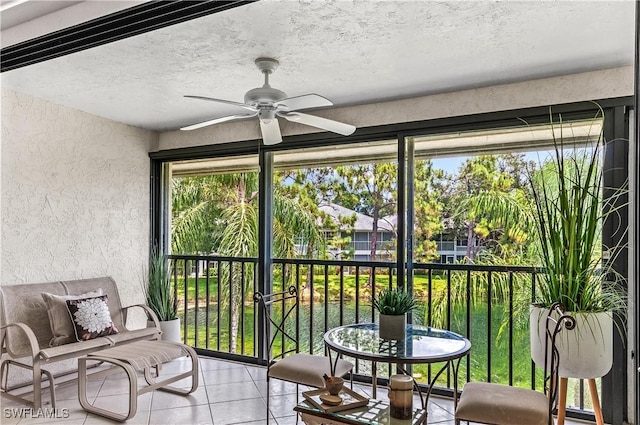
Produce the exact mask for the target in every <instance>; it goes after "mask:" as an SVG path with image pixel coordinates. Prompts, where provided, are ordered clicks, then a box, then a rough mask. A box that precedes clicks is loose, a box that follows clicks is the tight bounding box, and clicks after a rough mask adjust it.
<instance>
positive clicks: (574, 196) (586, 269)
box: [529, 117, 626, 312]
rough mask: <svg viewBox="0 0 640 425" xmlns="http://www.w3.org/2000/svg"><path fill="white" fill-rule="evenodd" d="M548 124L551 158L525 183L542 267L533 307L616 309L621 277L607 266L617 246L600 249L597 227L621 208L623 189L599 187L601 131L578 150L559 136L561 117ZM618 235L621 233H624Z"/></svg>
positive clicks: (620, 307)
mask: <svg viewBox="0 0 640 425" xmlns="http://www.w3.org/2000/svg"><path fill="white" fill-rule="evenodd" d="M598 120H599V117H598ZM551 124H552V131H553V136H554V147H555V151H554V152H555V154H554V155H552V158H551V160H549V161H547V162H546V163H545V164H544V165H543V167H542V169H541V170H540V171H539V172H537V173H534V174H532V175H531V178H530V180H529V182H530V186H531V190H532V193H533V198H534V201H535V203H534V213H533V215H534V229H535V231H536V232H537V236H538V242H539V244H538V250H539V258H540V260H541V262H542V266H543V267H544V268H545V273H543V274H541V276H540V279H539V282H538V284H537V293H536V303H538V304H540V305H541V306H544V307H549V306H550V305H551V304H553V303H554V302H561V303H563V304H564V305H565V307H566V309H567V310H568V311H572V312H602V311H622V310H623V309H624V307H625V305H626V304H625V299H624V296H623V295H622V294H621V292H619V291H618V289H617V288H616V286H617V282H618V281H619V280H620V279H622V277H621V276H619V275H618V274H617V273H616V271H615V269H614V268H613V262H614V261H615V260H616V258H617V255H619V253H620V252H621V251H622V248H623V247H622V246H621V245H616V246H612V247H603V241H602V228H603V223H604V221H605V220H608V219H613V218H614V215H616V214H617V213H618V212H619V211H620V209H621V208H623V207H624V205H625V204H624V202H623V199H622V196H623V194H624V193H625V190H624V189H617V190H614V189H607V188H605V190H603V189H602V178H603V175H602V164H601V162H602V157H603V152H604V147H605V145H606V143H605V141H604V139H603V136H602V132H601V131H600V132H599V134H596V135H593V136H592V138H593V139H594V140H593V141H592V144H591V145H590V146H588V147H583V146H576V145H575V144H574V143H573V140H575V139H574V138H573V137H566V138H565V137H564V135H563V131H566V132H569V130H567V128H568V126H564V125H563V123H562V120H561V118H559V119H558V121H557V122H553V120H552V123H551ZM600 128H601V127H600ZM619 231H620V232H622V233H621V234H624V233H625V232H626V229H619ZM605 252H606V255H604V254H605Z"/></svg>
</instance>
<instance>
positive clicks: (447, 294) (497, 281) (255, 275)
mask: <svg viewBox="0 0 640 425" xmlns="http://www.w3.org/2000/svg"><path fill="white" fill-rule="evenodd" d="M621 102H622V103H624V101H621ZM617 103H619V102H613V104H612V105H608V104H605V105H603V110H601V109H600V107H599V106H596V105H594V104H572V105H561V106H556V107H553V108H551V109H547V108H536V109H531V110H521V111H514V112H510V113H499V114H484V115H478V116H473V117H468V118H464V117H463V118H456V119H444V120H435V121H428V122H420V123H412V124H403V125H393V126H385V127H380V128H375V129H370V130H369V131H365V132H363V133H364V134H358V136H357V137H350V138H349V137H347V138H340V139H337V138H331V137H329V138H323V137H318V136H313V135H308V136H300V137H297V138H292V140H287V141H285V142H284V143H282V144H281V145H276V146H274V147H266V146H260V143H259V142H258V141H249V142H243V143H241V144H238V145H237V146H236V147H230V146H224V145H221V146H215V145H212V146H210V147H208V148H207V149H205V150H203V149H202V148H199V149H198V150H197V151H196V150H194V151H193V155H192V157H189V153H188V150H187V151H186V153H185V151H183V152H182V153H181V154H180V157H179V158H172V157H171V155H167V154H163V153H158V154H152V155H151V156H152V158H153V159H154V164H155V166H154V181H155V182H156V185H155V189H156V194H157V196H156V200H155V207H156V216H155V222H156V235H155V236H156V238H157V241H158V243H159V244H161V245H162V246H163V247H164V250H165V252H166V253H167V254H168V255H167V258H168V261H169V263H170V270H171V276H172V277H171V281H172V285H173V288H174V291H175V296H176V301H177V304H178V307H179V312H180V315H181V317H182V319H183V320H182V326H183V329H182V337H183V340H184V342H185V343H187V344H189V345H192V346H194V347H196V348H197V349H198V350H199V351H200V352H201V353H206V354H207V355H213V356H219V357H222V358H230V359H237V360H242V361H247V362H253V363H263V362H264V358H265V357H264V354H263V353H264V349H265V348H264V345H263V343H262V341H263V335H262V331H261V329H262V328H261V325H260V323H259V315H258V312H257V311H256V310H255V308H254V304H253V293H254V292H255V291H270V290H284V289H286V288H288V287H289V286H295V287H296V289H297V290H298V293H299V294H300V299H301V303H300V311H299V320H298V321H297V322H296V324H295V326H294V329H292V330H291V331H292V332H295V333H296V334H297V335H298V336H299V337H300V341H301V347H300V349H301V351H303V352H308V353H312V354H314V353H315V354H317V353H324V352H325V346H324V342H323V334H324V333H325V332H326V331H327V330H329V329H331V328H333V327H336V326H340V325H344V324H350V323H363V322H377V321H378V317H377V316H378V314H377V312H376V311H375V310H374V309H373V307H372V302H371V301H372V297H374V296H375V295H376V294H377V293H378V292H379V291H380V290H381V289H383V288H392V287H400V288H404V289H406V290H407V291H409V292H411V293H412V294H413V295H414V296H415V298H416V299H417V300H418V304H419V308H417V309H416V310H415V311H414V312H413V313H412V315H411V317H410V320H411V322H412V323H415V324H423V325H428V326H433V327H438V328H443V329H448V330H452V331H454V332H457V333H459V334H461V335H463V336H465V337H467V338H469V340H470V341H471V342H472V349H471V353H470V355H469V356H467V357H466V358H465V359H464V360H463V361H462V364H461V368H460V371H461V372H460V381H461V382H468V381H487V382H498V383H503V384H508V385H514V386H519V387H525V388H533V389H536V388H537V389H541V388H542V386H543V373H542V370H541V369H539V368H537V367H536V366H535V365H534V363H533V362H532V360H531V355H530V351H529V324H528V319H529V305H530V303H531V302H532V301H533V300H535V299H536V291H537V290H536V284H537V281H538V279H539V278H540V275H541V274H542V273H545V270H544V269H543V268H542V267H541V264H542V261H541V258H540V257H539V255H540V254H539V252H540V251H539V250H537V249H536V247H537V246H538V245H539V244H540V240H539V239H538V238H537V234H536V233H535V232H534V230H533V225H532V222H531V220H532V217H533V210H532V208H534V204H535V203H534V199H533V194H532V192H531V187H530V182H531V181H534V180H537V179H553V178H555V176H554V175H553V174H552V173H551V172H549V169H550V165H549V164H550V162H553V161H554V158H555V155H556V150H557V149H558V150H561V151H562V153H563V154H564V155H573V156H574V157H580V155H583V154H587V155H588V154H593V153H594V151H593V149H595V148H596V146H597V145H598V143H599V142H601V141H606V143H605V144H604V149H602V150H601V151H598V153H597V155H599V162H598V164H599V167H601V170H602V172H603V176H604V177H603V180H604V181H603V182H602V188H603V191H607V190H616V191H620V192H621V193H624V192H625V191H626V190H628V181H627V175H628V164H627V157H628V149H629V147H628V137H629V121H628V116H627V115H626V114H628V111H627V110H625V108H624V107H623V106H621V105H618V104H617ZM579 167H580V166H579V165H578V168H579ZM620 199H621V201H620V202H621V203H622V204H624V202H626V194H625V195H623V196H621V197H620ZM504 205H509V206H510V208H502V206H504ZM603 208H610V206H609V205H603ZM627 217H628V216H627V208H626V205H621V206H620V209H619V213H618V214H615V215H614V216H611V217H610V218H607V220H606V221H604V222H602V223H601V228H600V231H599V237H600V239H601V240H600V243H601V244H602V246H603V249H605V250H606V249H610V248H611V247H616V249H617V250H619V251H620V254H619V255H618V257H617V259H616V262H615V267H616V270H617V271H618V272H619V273H620V276H622V277H623V278H621V279H619V280H618V281H617V285H618V289H619V290H620V292H621V293H624V294H626V291H627V286H626V285H627V283H626V280H625V279H624V277H626V275H627V265H628V261H627V257H626V255H627V251H626V243H627V234H626V231H624V230H622V231H621V230H620V229H626V226H627V221H628V218H627ZM616 320H617V321H618V326H620V327H621V328H624V326H625V323H624V320H623V318H617V319H616ZM276 346H277V347H278V348H280V349H284V348H283V347H282V345H278V343H276ZM615 350H616V354H615V359H616V360H615V361H616V365H615V366H614V369H613V370H612V371H611V372H610V373H609V375H607V376H606V377H604V378H603V379H602V380H598V389H599V392H600V393H601V394H600V396H601V400H602V404H603V410H604V412H605V416H606V417H607V418H609V419H608V420H611V419H610V418H611V417H612V415H616V413H615V412H616V411H618V410H619V409H626V403H627V400H626V399H625V395H624V394H625V392H621V391H620V390H619V388H620V387H619V385H623V384H624V385H626V373H625V370H626V366H625V362H626V357H625V356H626V355H625V349H624V341H623V338H622V337H621V335H620V334H619V333H616V336H615ZM352 360H353V361H354V363H355V365H356V368H355V371H356V379H358V380H362V381H364V382H367V380H369V382H370V379H371V378H370V376H371V367H372V366H371V364H370V362H366V361H362V360H354V359H352ZM439 369H440V367H439V365H430V366H426V365H425V366H421V365H414V366H413V367H412V369H411V373H412V374H413V376H414V378H415V379H416V380H417V381H418V382H420V383H422V384H425V383H427V382H430V381H431V379H432V377H433V376H434V374H435V373H436V371H438V370H439ZM392 373H394V369H393V368H392V367H391V365H378V377H383V379H382V382H384V377H388V376H389V375H390V374H392ZM463 380H464V381H463ZM614 387H616V388H617V389H616V391H612V388H614ZM452 391H453V383H452V375H451V372H450V371H449V370H447V372H446V373H444V374H442V375H441V376H439V377H438V379H437V383H436V388H435V390H434V392H436V393H439V394H443V395H451V394H452ZM588 394H589V393H588V387H587V388H586V384H585V383H584V382H583V381H582V380H574V379H571V380H570V381H569V388H568V399H567V405H568V406H569V415H570V416H574V417H577V418H583V419H589V418H591V419H592V418H593V415H592V409H593V406H592V405H591V399H590V397H589V395H588Z"/></svg>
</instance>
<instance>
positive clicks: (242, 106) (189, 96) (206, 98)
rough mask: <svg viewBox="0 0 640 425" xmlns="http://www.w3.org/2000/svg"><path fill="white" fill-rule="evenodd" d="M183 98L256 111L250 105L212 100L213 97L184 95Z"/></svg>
mask: <svg viewBox="0 0 640 425" xmlns="http://www.w3.org/2000/svg"><path fill="white" fill-rule="evenodd" d="M184 97H188V98H189V99H199V100H208V101H209V102H218V103H224V104H226V105H233V106H237V107H239V108H244V109H248V110H250V111H255V110H256V108H254V107H253V106H251V105H246V104H244V103H240V102H234V101H232V100H224V99H216V98H213V97H206V96H191V95H185V96H184Z"/></svg>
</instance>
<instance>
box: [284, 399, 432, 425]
mask: <svg viewBox="0 0 640 425" xmlns="http://www.w3.org/2000/svg"><path fill="white" fill-rule="evenodd" d="M293 410H295V411H297V412H300V413H306V414H308V415H311V416H316V417H321V418H326V419H331V420H332V421H333V423H336V422H339V423H344V424H353V425H418V424H424V423H426V417H427V412H426V411H425V410H424V409H413V417H412V418H411V419H404V420H403V419H395V418H393V417H391V415H390V414H389V403H386V402H384V401H380V400H374V399H371V400H369V404H367V405H366V406H364V407H356V408H355V409H350V410H343V411H340V412H325V411H323V410H322V409H320V408H318V407H316V406H313V405H312V404H309V403H308V402H306V401H302V402H300V403H299V404H298V405H297V406H296V407H295V408H294V409H293Z"/></svg>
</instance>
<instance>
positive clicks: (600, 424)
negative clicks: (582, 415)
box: [589, 379, 604, 425]
mask: <svg viewBox="0 0 640 425" xmlns="http://www.w3.org/2000/svg"><path fill="white" fill-rule="evenodd" d="M589 392H590V393H591V402H592V403H593V413H594V414H595V416H596V424H597V425H604V420H603V419H602V409H601V408H600V399H599V398H598V388H597V387H596V380H595V379H589Z"/></svg>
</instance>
